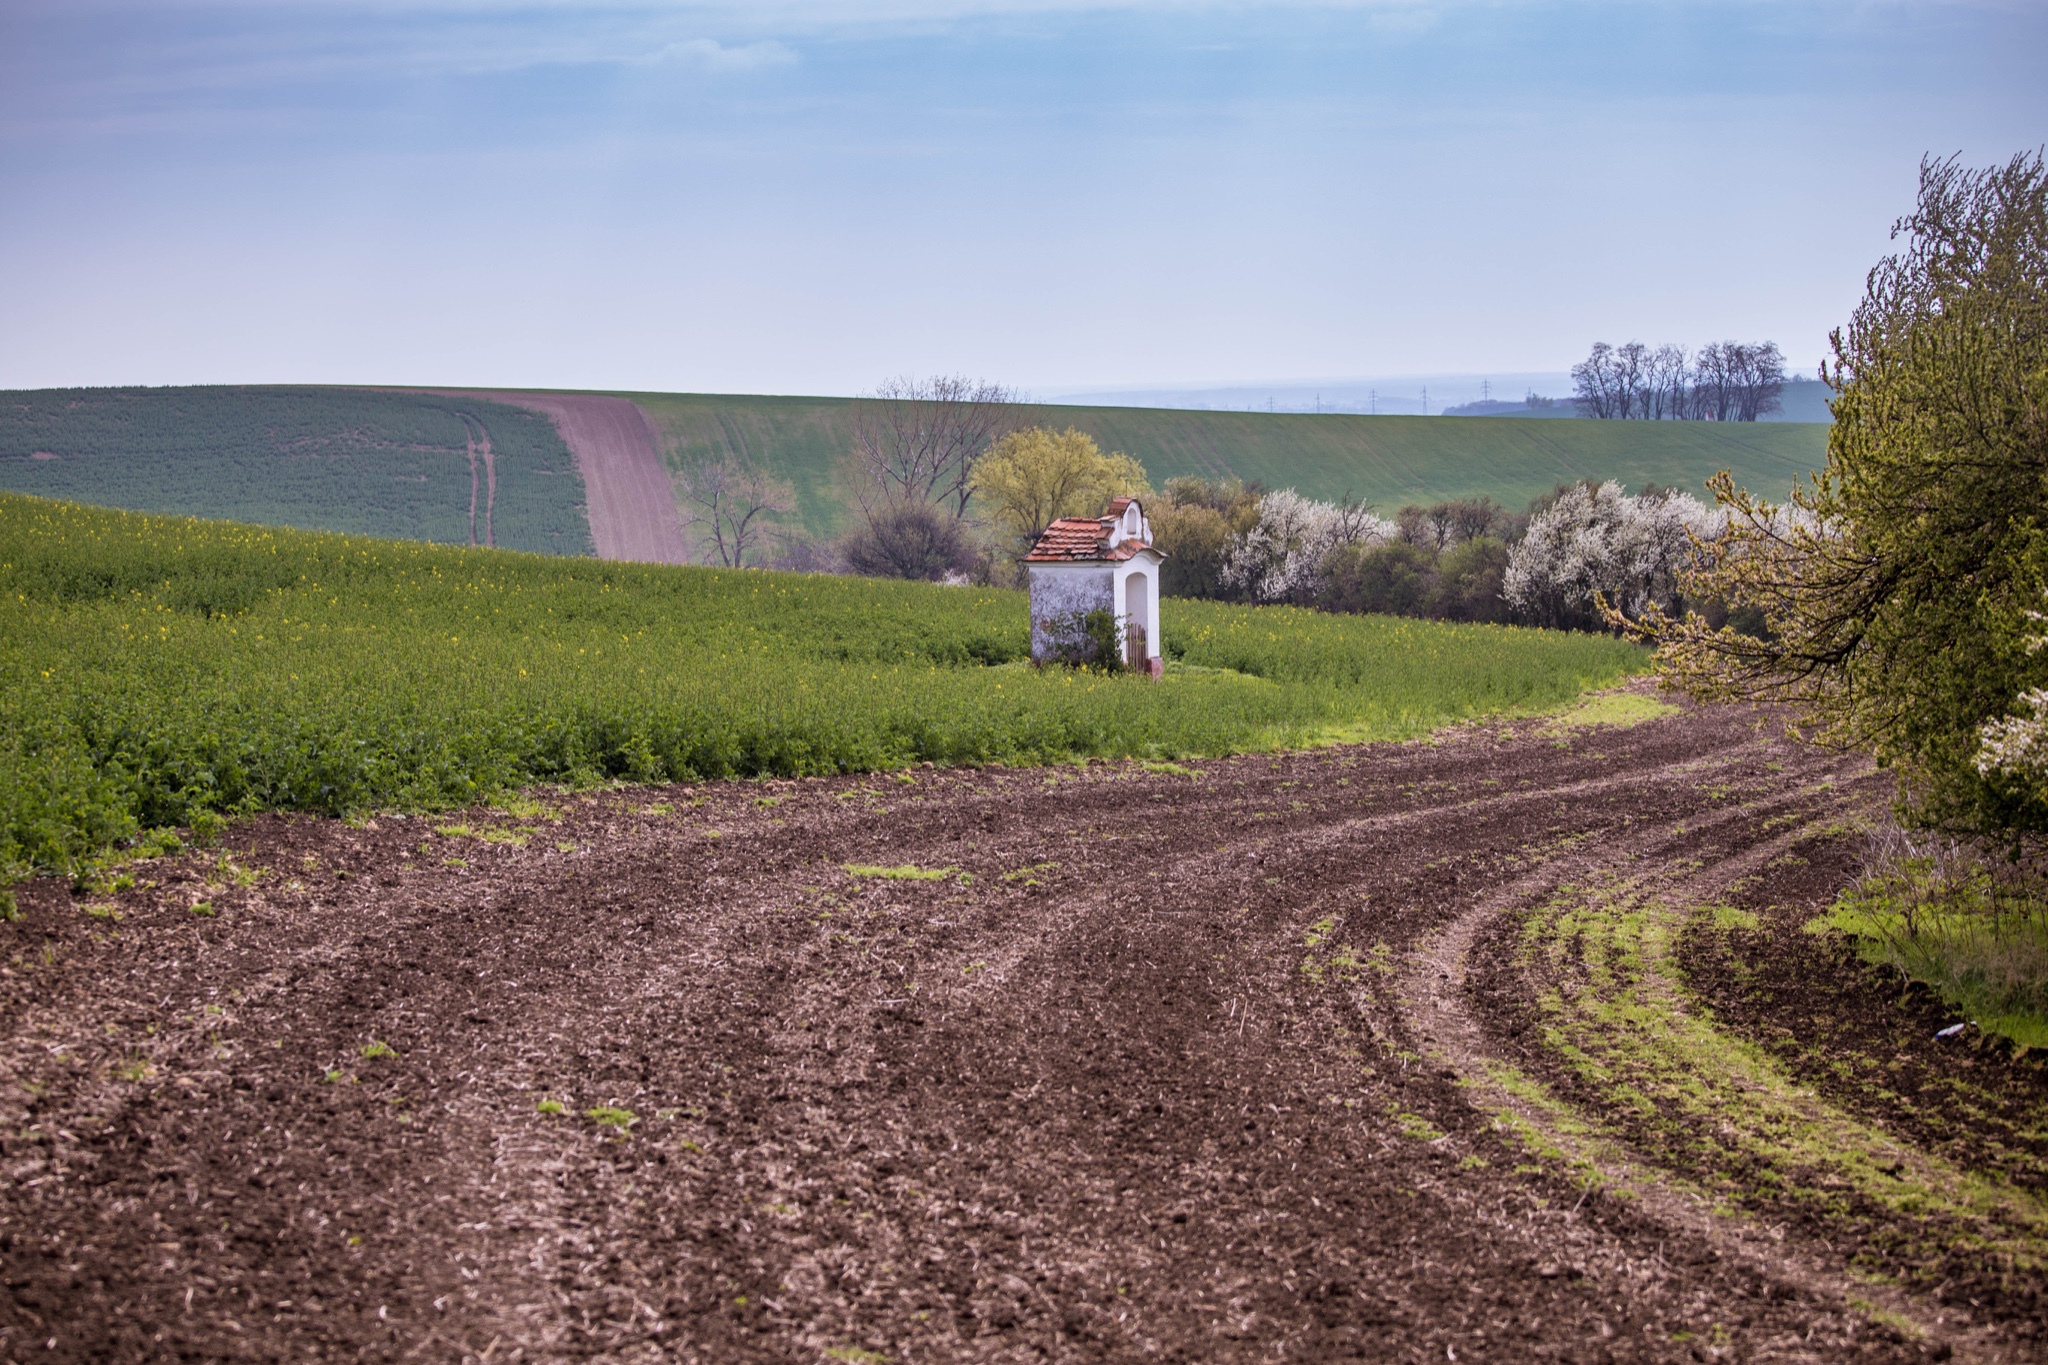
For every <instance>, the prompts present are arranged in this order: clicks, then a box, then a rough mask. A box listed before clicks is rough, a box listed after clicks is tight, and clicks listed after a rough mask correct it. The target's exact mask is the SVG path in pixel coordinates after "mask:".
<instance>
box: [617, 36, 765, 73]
mask: <svg viewBox="0 0 2048 1365" xmlns="http://www.w3.org/2000/svg"><path fill="white" fill-rule="evenodd" d="M653 60H654V61H655V62H658V63H670V64H675V65H681V66H694V67H698V68H701V69H703V70H709V71H755V70H758V69H760V68H761V67H764V66H788V65H789V64H790V63H792V62H794V61H795V60H796V53H794V52H792V51H790V50H789V49H788V48H787V47H784V46H783V45H782V44H781V43H777V42H764V43H738V44H735V45H733V46H731V47H727V46H726V45H725V44H724V43H721V42H719V41H718V40H717V39H715V38H691V39H688V40H686V41H684V42H680V43H670V44H669V45H668V46H667V47H664V48H662V49H661V50H660V51H659V52H657V53H655V54H654V57H653Z"/></svg>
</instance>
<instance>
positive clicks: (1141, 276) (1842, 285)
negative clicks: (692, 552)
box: [0, 0, 2048, 393]
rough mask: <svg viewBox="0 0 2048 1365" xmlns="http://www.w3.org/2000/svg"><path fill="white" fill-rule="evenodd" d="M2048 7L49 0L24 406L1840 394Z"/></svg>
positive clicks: (2045, 91) (2040, 30)
mask: <svg viewBox="0 0 2048 1365" xmlns="http://www.w3.org/2000/svg"><path fill="white" fill-rule="evenodd" d="M2044 53H2048V6H2041V5H2038V4H2019V3H2013V4H1997V3H1983V4H1971V3H1926V2H1925V0H1923V2H1921V3H1912V4H1906V3H1878V2H1876V0H1854V2H1851V0H1841V2H1840V3H1810V4H1807V3H1796V2H1795V0H1785V2H1784V3H1771V4H1764V3H1754V4H1745V3H1724V4H1700V3H1682V2H1680V0H1672V2H1671V3H1656V2H1655V0H1637V2H1636V3H1627V4H1608V3H1561V4H1550V3H1530V4H1513V3H1496V4H1486V3H1470V4H1461V3H1445V4H1432V3H1395V2H1393V0H1389V2H1387V3H1336V2H1332V3H1322V4H1308V5H1259V6H1244V5H1223V4H1165V3H1144V2H1142V0H1132V2H1131V3H1124V4H1086V3H1078V2H1075V3H1063V2H1061V0H1039V2H1038V3H1032V2H1031V0H1016V2H1015V3H997V2H996V0H988V2H986V3H978V2H976V0H899V3H895V4H875V5H866V4H857V3H841V4H821V3H801V2H798V0H792V2H790V3H776V2H775V0H760V2H759V3H753V4H747V5H721V4H651V3H650V4H632V3H609V4H608V3H596V0H588V2H585V0H529V2H528V3H522V4H499V3H490V2H489V0H449V3H442V4H416V3H403V2H402V0H367V2H365V3H354V4H347V5H339V4H328V3H320V2H319V0H263V3H241V2H238V0H216V2H215V3H198V2H197V0H151V3H147V4H135V3H128V2H126V0H61V3H58V2H56V0H0V252H4V259H5V260H6V261H7V262H8V266H9V268H8V271H7V276H8V284H7V287H6V289H5V291H4V294H0V387H27V386H37V385H50V384H111V383H194V382H287V381H306V382H336V383H421V384H429V383H431V384H491V385H547V386H555V387H577V388H625V389H636V388H637V389H667V390H695V391H750V392H783V393H850V392H858V391H860V390H863V389H866V388H868V387H870V386H872V385H873V384H874V383H875V382H876V381H878V380H880V379H881V378H883V377H885V376H887V375H891V374H897V373H903V372H930V371H939V370H943V371H949V372H951V371H959V372H965V373H968V374H972V375H980V376H986V377H989V378H993V379H999V380H1003V381H1006V382H1010V383H1013V384H1017V385H1021V386H1024V387H1026V388H1028V389H1031V390H1034V391H1038V392H1057V391H1071V390H1074V389H1079V388H1084V387H1088V386H1124V387H1137V386H1142V385H1172V384H1196V383H1210V382H1252V383H1256V382H1264V381H1269V380H1270V381H1279V380H1285V379H1289V378H1305V377H1321V376H1346V375H1399V374H1421V373H1433V374H1482V373H1490V372H1499V373H1506V372H1511V371H1513V372H1523V371H1555V370H1562V369H1564V368H1565V367H1566V366H1568V365H1569V364H1570V363H1571V362H1572V361H1573V360H1574V359H1576V358H1577V357H1578V356H1579V355H1581V354H1583V352H1584V350H1585V348H1586V347H1587V345H1589V344H1590V343H1591V342H1592V341H1593V340H1595V339H1605V340H1610V341H1617V342H1618V341H1622V340H1625V339H1628V338H1631V337H1640V338H1642V339H1644V340H1649V341H1663V340H1673V341H1679V342H1683V343H1688V344H1698V343H1701V342H1704V341H1708V340H1713V339H1717V338H1721V337H1742V338H1772V339H1775V340H1777V341H1778V343H1779V344H1780V345H1781V346H1782V347H1784V349H1785V351H1786V352H1787V354H1788V356H1790V357H1791V359H1792V360H1793V361H1794V362H1795V363H1796V364H1798V365H1799V366H1800V367H1802V368H1807V367H1810V366H1811V365H1812V364H1813V362H1814V361H1815V360H1816V359H1818V358H1819V356H1820V355H1821V354H1822V347H1823V344H1824V342H1825V338H1826V333H1827V330H1828V328H1829V327H1830V326H1832V325H1834V324H1836V323H1838V322H1840V321H1841V320H1842V319H1843V318H1844V317H1845V316H1846V314H1847V312H1848V310H1849V308H1850V307H1851V306H1852V305H1853V304H1854V302H1855V300H1856V298H1857V296H1858V294H1859V293H1860V290H1861V287H1862V278H1863V274H1864V272H1865V271H1866V270H1867V269H1868V268H1869V266H1870V265H1871V263H1872V262H1873V261H1874V260H1875V259H1876V258H1877V257H1878V256H1879V255H1880V254H1881V253H1882V252H1883V251H1884V250H1885V249H1886V246H1887V229H1888V227H1889V225H1890V223H1891V221H1892V219H1893V218H1895V217H1896V216H1897V215H1898V214H1900V213H1901V212H1903V211H1905V209H1906V208H1907V207H1908V206H1909V205H1910V203H1911V200H1912V194H1913V188H1914V177H1915V168H1916V166H1917V163H1918V161H1919V159H1920V157H1921V155H1922V154H1923V153H1924V152H1930V151H1932V152H1936V153H1943V154H1945V153H1949V152H1961V153H1962V154H1963V155H1964V157H1965V158H1966V159H1968V160H1971V161H1973V162H1979V163H1982V162H1988V161H1992V160H2002V159H2004V158H2005V157H2007V156H2010V155H2011V154H2013V153H2014V152H2017V151H2020V150H2023V149H2026V148H2030V147H2035V146H2038V145H2040V144H2041V143H2043V142H2044V141H2048V59H2044V57H2043V54H2044Z"/></svg>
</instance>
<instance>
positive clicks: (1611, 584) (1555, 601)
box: [1501, 479, 1725, 626]
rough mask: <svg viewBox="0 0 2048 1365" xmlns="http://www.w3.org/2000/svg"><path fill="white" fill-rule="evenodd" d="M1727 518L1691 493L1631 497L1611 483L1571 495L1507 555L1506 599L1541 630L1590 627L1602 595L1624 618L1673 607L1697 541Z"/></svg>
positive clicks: (1539, 518)
mask: <svg viewBox="0 0 2048 1365" xmlns="http://www.w3.org/2000/svg"><path fill="white" fill-rule="evenodd" d="M1724 521H1725V514H1724V513H1722V512H1720V511H1718V510H1715V509H1713V508H1709V507H1708V506H1706V504H1704V503H1702V502H1701V501H1700V500H1699V499H1698V498H1695V497H1693V496H1692V495H1690V494H1688V493H1661V494H1657V495H1654V496H1649V497H1641V496H1639V497H1630V496H1629V495H1628V494H1627V493H1625V492H1623V491H1622V487H1621V485H1620V484H1618V483H1616V482H1614V481H1613V480H1611V479H1610V480H1608V481H1607V482H1606V483H1603V484H1601V485H1600V486H1599V487H1597V488H1595V487H1592V486H1590V485H1588V484H1583V483H1582V484H1578V485H1576V486H1575V487H1573V488H1571V489H1568V490H1567V491H1566V492H1565V493H1564V494H1563V495H1562V496H1561V497H1559V498H1558V500H1557V501H1556V502H1555V503H1553V504H1551V506H1549V507H1548V508H1546V509H1545V510H1543V511H1542V512H1539V513H1537V514H1536V516H1535V517H1534V518H1532V519H1531V520H1530V522H1529V532H1528V534H1527V536H1525V537H1524V538H1523V540H1522V543H1521V544H1519V545H1517V546H1515V547H1514V548H1513V549H1512V550H1510V551H1509V552H1508V568H1507V575H1506V577H1505V579H1504V580H1503V582H1502V584H1501V595H1502V596H1504V597H1506V598H1507V600H1508V603H1509V605H1511V606H1513V607H1514V608H1515V609H1516V610H1517V611H1519V612H1522V613H1523V614H1525V615H1527V616H1529V617H1531V618H1533V619H1534V620H1536V621H1537V622H1538V623H1539V624H1541V625H1547V626H1561V625H1567V624H1570V623H1572V622H1573V621H1576V620H1584V619H1586V618H1587V617H1589V616H1590V615H1591V613H1592V611H1593V595H1594V594H1595V593H1600V594H1602V595H1604V596H1605V597H1606V598H1607V601H1608V604H1609V605H1610V606H1612V607H1614V608H1616V609H1617V610H1619V611H1620V612H1621V613H1622V614H1623V615H1625V616H1629V617H1636V616H1640V615H1641V614H1642V611H1643V608H1644V607H1645V606H1648V605H1649V604H1651V603H1653V602H1654V603H1656V604H1658V605H1660V606H1665V607H1668V606H1670V605H1671V604H1672V603H1673V600H1674V599H1675V598H1676V596H1677V594H1678V572H1679V570H1680V569H1682V568H1684V567H1686V566H1687V565H1688V564H1690V563H1691V561H1692V555H1693V540H1692V538H1693V536H1695V535H1697V536H1699V537H1701V538H1703V539H1705V538H1711V537H1713V536H1715V535H1717V534H1718V533H1719V532H1720V530H1721V527H1722V525H1723V523H1724Z"/></svg>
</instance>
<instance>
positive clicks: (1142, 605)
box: [1113, 554, 1164, 658]
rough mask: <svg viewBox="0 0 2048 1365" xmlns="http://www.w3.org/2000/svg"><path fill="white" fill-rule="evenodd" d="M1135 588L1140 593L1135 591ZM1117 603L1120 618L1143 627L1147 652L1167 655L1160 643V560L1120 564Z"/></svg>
mask: <svg viewBox="0 0 2048 1365" xmlns="http://www.w3.org/2000/svg"><path fill="white" fill-rule="evenodd" d="M1134 587H1135V588H1137V589H1138V591H1136V592H1133V591H1132V589H1133V588H1134ZM1115 602H1116V605H1115V607H1114V608H1113V610H1114V611H1115V612H1116V614H1117V619H1118V620H1120V621H1125V622H1129V623H1132V624H1135V625H1141V626H1143V627H1144V628H1145V649H1146V653H1147V655H1148V657H1151V658H1158V657H1159V656H1160V655H1161V654H1162V653H1163V652H1164V651H1163V650H1162V649H1161V647H1160V643H1159V638H1160V636H1159V561H1158V560H1157V559H1155V558H1153V557H1152V556H1151V555H1149V554H1141V555H1139V556H1138V557H1137V558H1136V559H1134V560H1131V561H1130V562H1129V563H1127V564H1119V565H1118V566H1117V568H1116V597H1115Z"/></svg>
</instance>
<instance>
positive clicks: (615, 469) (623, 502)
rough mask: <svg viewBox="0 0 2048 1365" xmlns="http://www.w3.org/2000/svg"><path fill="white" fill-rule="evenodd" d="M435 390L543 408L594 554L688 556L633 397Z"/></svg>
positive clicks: (670, 559)
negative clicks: (577, 485)
mask: <svg viewBox="0 0 2048 1365" xmlns="http://www.w3.org/2000/svg"><path fill="white" fill-rule="evenodd" d="M435 392H441V393H446V394H448V396H449V397H452V398H487V399H490V400H491V401H492V402H497V403H510V404H513V405H514V406H516V407H522V408H531V409H533V410H534V411H535V412H544V413H546V414H547V415H548V417H549V418H550V419H551V420H552V421H553V422H554V424H555V430H557V431H559V432H561V433H562V440H563V442H564V443H566V444H567V445H568V447H569V451H570V453H571V454H573V455H574V456H575V457H576V468H577V471H578V472H579V473H580V474H582V476H583V497H584V504H585V506H586V507H587V508H588V509H589V515H590V538H591V541H592V542H593V543H594V544H595V545H596V547H597V557H598V558H599V559H629V560H635V561H638V562H640V563H643V564H687V563H689V562H690V544H689V540H688V538H687V537H685V535H684V534H683V523H682V518H681V516H680V515H679V514H678V513H677V511H676V500H675V493H674V491H673V490H672V489H671V487H670V485H669V481H668V469H667V467H666V466H665V465H663V464H662V462H661V441H660V438H659V437H658V436H657V435H656V433H655V430H654V425H653V423H651V422H649V421H648V420H647V414H646V413H644V412H642V411H641V410H640V409H639V407H638V406H637V405H636V404H634V403H631V402H629V401H627V400H626V399H624V398H610V397H607V396H605V395H604V394H597V393H513V392H500V391H497V390H475V391H472V390H460V391H456V390H435Z"/></svg>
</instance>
